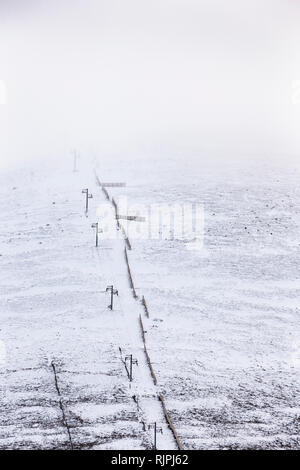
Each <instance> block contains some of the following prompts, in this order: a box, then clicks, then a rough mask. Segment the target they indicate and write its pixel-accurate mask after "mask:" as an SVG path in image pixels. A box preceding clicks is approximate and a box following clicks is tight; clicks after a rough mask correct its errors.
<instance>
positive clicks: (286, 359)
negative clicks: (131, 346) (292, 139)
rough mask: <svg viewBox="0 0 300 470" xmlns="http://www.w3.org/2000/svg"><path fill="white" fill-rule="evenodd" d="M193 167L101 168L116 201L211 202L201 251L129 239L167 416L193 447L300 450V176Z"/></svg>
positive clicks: (276, 170) (277, 170) (271, 168)
mask: <svg viewBox="0 0 300 470" xmlns="http://www.w3.org/2000/svg"><path fill="white" fill-rule="evenodd" d="M194 163H195V162H191V163H190V166H189V164H188V163H187V162H185V161H183V162H182V161H181V162H180V161H179V162H178V161H176V162H173V161H171V160H170V161H167V162H165V161H159V160H158V161H155V162H152V164H149V167H148V168H145V167H142V168H140V167H139V166H138V165H135V166H131V167H130V166H128V165H127V164H126V163H122V161H120V162H119V164H118V169H119V173H116V169H115V167H112V168H111V169H110V170H109V165H108V164H107V163H106V162H105V164H103V165H102V166H101V162H99V165H98V166H99V172H102V174H103V179H104V180H109V179H111V178H112V177H113V176H114V178H115V179H120V178H121V179H124V178H125V179H126V181H127V182H128V186H127V188H126V191H124V190H123V191H121V190H114V194H115V197H116V199H117V194H121V193H122V194H123V193H124V194H127V196H128V197H129V200H130V201H131V202H133V203H142V204H146V205H149V204H153V203H163V202H168V203H178V202H187V203H188V202H197V203H202V204H203V205H204V212H205V238H204V248H203V250H200V251H199V250H197V249H195V250H194V249H193V242H192V243H191V242H189V241H188V240H186V241H181V240H180V241H176V240H174V241H171V240H159V241H158V240H145V241H141V240H134V239H132V240H131V241H132V245H133V251H132V252H131V253H130V255H131V257H130V259H131V264H132V266H133V272H134V274H135V275H134V277H135V283H136V286H137V288H138V292H141V293H143V294H144V295H145V298H146V301H147V303H148V306H149V310H150V315H151V318H150V320H149V322H148V325H147V329H148V331H149V333H148V344H149V350H150V355H151V358H152V361H153V363H154V368H155V370H156V371H157V376H158V380H159V384H160V386H161V388H162V390H163V391H164V392H165V394H166V400H167V403H168V407H169V411H170V415H171V417H172V420H173V422H174V424H175V426H176V429H177V431H178V433H179V437H180V439H181V441H182V443H183V446H184V448H186V449H207V448H216V449H253V448H255V449H268V448H272V449H274V448H297V449H299V448H300V439H299V426H300V407H299V398H300V317H299V295H300V282H299V263H300V250H299V247H300V242H299V228H300V210H299V202H300V191H299V184H298V182H299V171H298V170H297V169H295V168H293V167H291V168H289V170H287V169H283V168H281V167H278V166H277V165H275V164H274V165H271V164H268V165H265V166H261V167H260V166H257V167H256V166H255V165H253V166H252V167H251V165H249V168H245V167H244V168H242V167H239V166H237V167H236V166H234V165H233V166H232V167H229V168H226V169H221V168H218V166H214V165H211V166H209V165H207V168H205V167H204V169H202V168H198V169H197V167H196V166H195V165H194ZM130 224H133V222H129V225H130ZM128 230H129V233H130V226H129V227H128ZM129 236H130V235H129ZM196 245H197V244H195V246H196Z"/></svg>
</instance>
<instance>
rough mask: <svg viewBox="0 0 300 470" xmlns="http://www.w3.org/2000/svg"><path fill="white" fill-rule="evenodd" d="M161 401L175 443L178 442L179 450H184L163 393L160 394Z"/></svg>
mask: <svg viewBox="0 0 300 470" xmlns="http://www.w3.org/2000/svg"><path fill="white" fill-rule="evenodd" d="M159 399H160V401H161V404H162V407H163V411H164V415H165V418H166V420H167V423H168V425H169V428H170V429H171V431H172V433H173V436H174V438H175V441H176V443H177V445H178V449H179V450H184V449H183V447H182V444H181V442H180V439H179V437H178V434H177V432H176V429H175V427H174V425H173V423H172V421H171V418H170V416H169V414H168V412H167V408H166V404H165V400H164V398H163V396H162V394H161V393H160V394H159Z"/></svg>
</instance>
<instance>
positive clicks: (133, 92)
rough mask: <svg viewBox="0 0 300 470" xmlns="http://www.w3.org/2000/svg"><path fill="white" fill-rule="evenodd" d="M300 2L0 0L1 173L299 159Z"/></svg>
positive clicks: (230, 0) (262, 0)
mask: <svg viewBox="0 0 300 470" xmlns="http://www.w3.org/2000/svg"><path fill="white" fill-rule="evenodd" d="M299 3H300V2H298V1H297V0H227V1H224V0H98V1H96V0H52V1H49V0H27V1H26V0H0V81H1V80H2V85H1V89H2V95H3V81H4V82H5V86H6V92H7V101H6V104H0V160H1V163H0V164H1V165H2V166H6V165H8V163H10V162H21V161H23V160H27V159H28V158H30V157H40V158H46V157H49V156H62V155H64V154H66V153H67V152H68V151H69V149H70V148H72V147H77V148H78V149H79V150H81V151H82V152H86V153H87V152H88V151H90V150H91V149H92V150H93V151H95V152H96V153H97V154H98V155H100V154H101V153H102V152H105V153H106V154H114V153H122V152H124V153H126V152H128V153H131V154H133V155H134V154H136V155H139V156H141V155H144V154H145V155H148V156H149V155H151V153H153V152H156V153H157V152H160V153H161V154H162V156H164V155H166V156H169V155H172V154H174V153H180V154H182V155H187V154H199V155H200V154H203V153H204V154H207V155H211V156H213V155H214V154H222V155H224V157H225V158H229V157H230V155H238V156H240V157H247V158H250V157H251V156H256V157H261V158H265V156H266V155H267V156H272V155H283V156H284V158H285V157H286V156H287V155H288V154H297V153H298V151H299V150H300V138H299V131H300V94H299V98H298V99H297V100H296V99H295V96H298V95H296V94H294V101H295V103H294V104H293V84H294V85H295V84H296V86H298V85H297V82H296V81H297V80H299V83H300V54H299V52H300V41H299V40H300V33H299V29H300V28H299V26H300V5H299ZM299 88H300V86H299ZM0 103H1V102H0Z"/></svg>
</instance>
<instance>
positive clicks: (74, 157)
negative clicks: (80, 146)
mask: <svg viewBox="0 0 300 470" xmlns="http://www.w3.org/2000/svg"><path fill="white" fill-rule="evenodd" d="M77 158H78V153H77V152H76V150H74V151H73V173H76V171H77Z"/></svg>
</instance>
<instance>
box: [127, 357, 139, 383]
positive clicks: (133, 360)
mask: <svg viewBox="0 0 300 470" xmlns="http://www.w3.org/2000/svg"><path fill="white" fill-rule="evenodd" d="M127 360H129V361H130V362H129V380H130V382H132V365H133V364H136V365H138V361H137V359H133V358H132V354H129V356H125V363H126V362H127Z"/></svg>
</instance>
